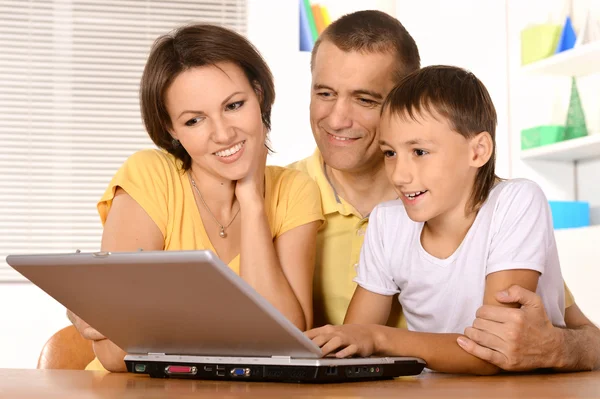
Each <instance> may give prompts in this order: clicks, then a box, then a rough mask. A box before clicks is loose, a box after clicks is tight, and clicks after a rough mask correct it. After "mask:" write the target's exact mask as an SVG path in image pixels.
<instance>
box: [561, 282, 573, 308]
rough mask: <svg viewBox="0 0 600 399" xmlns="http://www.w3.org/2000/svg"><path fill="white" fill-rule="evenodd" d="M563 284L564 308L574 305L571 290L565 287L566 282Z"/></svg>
mask: <svg viewBox="0 0 600 399" xmlns="http://www.w3.org/2000/svg"><path fill="white" fill-rule="evenodd" d="M564 284H565V309H566V308H568V307H570V306H573V305H575V298H574V297H573V294H572V293H571V290H570V289H569V287H567V283H564Z"/></svg>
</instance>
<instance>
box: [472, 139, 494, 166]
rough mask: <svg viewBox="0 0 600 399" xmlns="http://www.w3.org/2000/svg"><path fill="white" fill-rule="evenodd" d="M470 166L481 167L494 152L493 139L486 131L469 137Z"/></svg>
mask: <svg viewBox="0 0 600 399" xmlns="http://www.w3.org/2000/svg"><path fill="white" fill-rule="evenodd" d="M470 146H471V158H470V163H471V166H473V167H475V168H481V167H482V166H483V165H485V164H486V163H487V162H488V161H489V160H490V158H491V157H492V154H493V153H494V141H493V140H492V136H491V135H490V134H489V133H488V132H481V133H479V134H477V135H476V136H475V137H473V138H471V143H470Z"/></svg>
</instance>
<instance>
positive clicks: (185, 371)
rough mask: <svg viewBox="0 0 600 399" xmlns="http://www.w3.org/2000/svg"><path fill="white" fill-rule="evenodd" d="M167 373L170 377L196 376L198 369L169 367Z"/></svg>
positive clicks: (194, 367)
mask: <svg viewBox="0 0 600 399" xmlns="http://www.w3.org/2000/svg"><path fill="white" fill-rule="evenodd" d="M165 373H167V374H169V375H196V373H198V369H197V368H196V366H167V367H165Z"/></svg>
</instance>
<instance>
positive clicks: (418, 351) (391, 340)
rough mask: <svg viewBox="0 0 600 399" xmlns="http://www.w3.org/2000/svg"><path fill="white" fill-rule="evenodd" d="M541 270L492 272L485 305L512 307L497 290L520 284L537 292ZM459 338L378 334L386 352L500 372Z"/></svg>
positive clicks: (433, 365) (437, 365) (448, 367)
mask: <svg viewBox="0 0 600 399" xmlns="http://www.w3.org/2000/svg"><path fill="white" fill-rule="evenodd" d="M538 278H539V273H538V272H537V271H534V270H506V271H501V272H496V273H492V274H489V275H488V277H487V279H486V285H485V295H484V304H486V305H494V306H510V307H514V306H513V305H512V304H508V305H506V304H503V303H500V302H498V301H497V300H496V298H495V295H494V293H496V292H498V291H502V290H505V289H507V288H509V287H510V286H511V285H513V284H519V285H521V286H524V287H527V288H528V289H531V290H533V291H535V290H536V288H537V282H538ZM457 340H458V342H460V340H464V337H463V336H462V335H459V334H433V333H418V332H410V331H402V330H397V331H394V330H393V329H380V330H379V333H378V334H377V333H376V341H375V342H376V343H375V348H376V350H377V352H379V353H384V354H386V355H396V356H415V357H420V358H422V359H424V360H425V361H426V362H427V367H429V368H430V369H432V370H437V371H442V372H446V373H469V374H496V373H498V372H499V371H500V368H499V367H497V366H495V365H493V364H491V363H488V362H487V361H485V360H482V359H479V358H477V357H475V356H473V355H471V354H469V353H467V352H465V351H464V350H463V349H462V348H461V347H460V346H459V345H457Z"/></svg>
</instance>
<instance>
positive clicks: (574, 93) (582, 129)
mask: <svg viewBox="0 0 600 399" xmlns="http://www.w3.org/2000/svg"><path fill="white" fill-rule="evenodd" d="M587 134H588V130H587V125H586V124H585V114H584V113H583V107H582V106H581V98H580V97H579V90H578V89H577V80H576V79H575V78H574V77H573V78H571V100H570V101H569V111H568V113H567V122H566V123H565V140H570V139H574V138H577V137H583V136H587Z"/></svg>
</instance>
